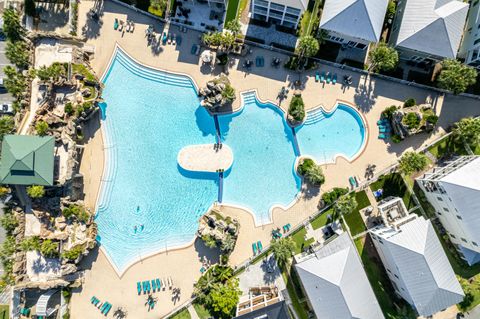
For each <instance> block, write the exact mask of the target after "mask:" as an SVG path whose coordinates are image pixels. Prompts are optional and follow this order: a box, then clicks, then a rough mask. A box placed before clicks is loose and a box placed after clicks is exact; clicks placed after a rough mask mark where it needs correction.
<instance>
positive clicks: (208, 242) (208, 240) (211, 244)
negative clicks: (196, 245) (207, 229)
mask: <svg viewBox="0 0 480 319" xmlns="http://www.w3.org/2000/svg"><path fill="white" fill-rule="evenodd" d="M202 240H203V242H204V243H205V246H207V247H208V248H215V247H217V241H216V240H215V238H213V237H212V236H210V235H203V236H202Z"/></svg>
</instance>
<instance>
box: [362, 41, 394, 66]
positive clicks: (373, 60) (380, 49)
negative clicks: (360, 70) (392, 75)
mask: <svg viewBox="0 0 480 319" xmlns="http://www.w3.org/2000/svg"><path fill="white" fill-rule="evenodd" d="M368 58H369V59H370V66H369V67H368V72H369V73H370V72H375V71H389V70H393V69H395V68H396V67H397V64H398V52H397V50H395V49H394V48H392V47H389V46H388V45H387V44H386V43H385V42H379V43H378V44H377V46H376V47H375V48H373V49H372V50H370V52H369V53H368Z"/></svg>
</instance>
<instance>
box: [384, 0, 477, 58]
mask: <svg viewBox="0 0 480 319" xmlns="http://www.w3.org/2000/svg"><path fill="white" fill-rule="evenodd" d="M467 12H468V4H467V3H464V2H461V1H457V0H401V1H399V2H398V5H397V13H396V16H395V21H394V23H393V26H392V34H391V36H390V43H391V44H392V45H393V46H395V47H396V48H397V50H398V51H399V53H400V58H401V59H405V60H413V61H423V60H425V59H431V60H434V61H440V60H443V59H445V58H449V59H455V58H456V57H457V52H458V48H459V46H460V41H461V39H462V34H463V27H464V25H465V19H466V17H467Z"/></svg>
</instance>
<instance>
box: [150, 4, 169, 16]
mask: <svg viewBox="0 0 480 319" xmlns="http://www.w3.org/2000/svg"><path fill="white" fill-rule="evenodd" d="M148 12H149V13H151V14H153V15H155V16H157V17H160V18H163V17H164V15H165V12H164V11H163V10H161V9H157V8H155V7H154V6H149V7H148Z"/></svg>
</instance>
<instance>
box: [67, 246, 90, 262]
mask: <svg viewBox="0 0 480 319" xmlns="http://www.w3.org/2000/svg"><path fill="white" fill-rule="evenodd" d="M84 250H85V247H84V246H83V245H78V246H75V247H73V248H72V249H70V250H66V251H64V252H63V253H62V257H63V258H66V259H68V260H71V261H74V260H77V258H78V257H80V255H81V254H83V252H84Z"/></svg>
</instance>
